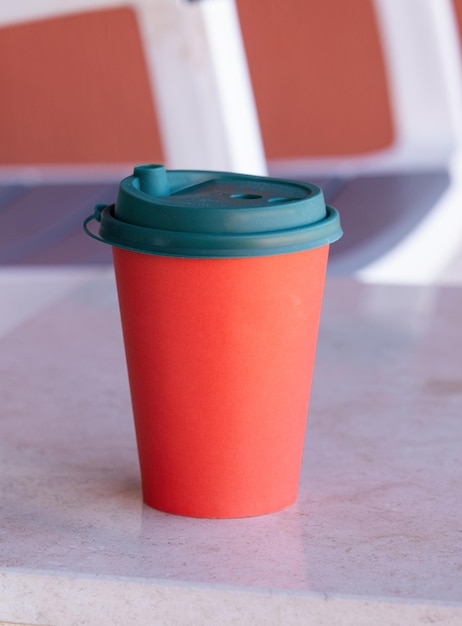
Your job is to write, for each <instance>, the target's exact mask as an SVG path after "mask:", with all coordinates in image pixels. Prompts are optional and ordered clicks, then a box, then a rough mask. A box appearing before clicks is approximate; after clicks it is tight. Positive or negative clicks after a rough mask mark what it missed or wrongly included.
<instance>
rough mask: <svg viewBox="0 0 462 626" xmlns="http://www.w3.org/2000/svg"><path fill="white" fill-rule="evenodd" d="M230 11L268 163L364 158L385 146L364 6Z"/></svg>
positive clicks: (333, 1)
mask: <svg viewBox="0 0 462 626" xmlns="http://www.w3.org/2000/svg"><path fill="white" fill-rule="evenodd" d="M238 7H239V14H240V18H241V22H242V30H243V36H244V40H245V45H246V49H247V55H248V60H249V66H250V71H251V75H252V81H253V84H254V89H255V95H256V100H257V107H258V112H259V116H260V122H261V127H262V132H263V137H264V143H265V148H266V152H267V155H268V157H270V158H271V157H273V158H281V157H288V156H293V157H297V156H305V155H328V154H338V155H344V154H352V153H357V152H369V151H373V150H378V149H381V148H384V147H386V146H388V145H389V144H390V143H391V142H392V141H393V125H392V120H391V113H390V106H389V97H388V91H387V85H386V76H385V70H384V63H383V58H382V53H381V49H380V44H379V40H378V33H377V27H376V21H375V15H374V11H373V7H372V5H371V2H370V0H346V1H345V0H288V1H287V2H286V3H282V2H280V0H252V1H251V2H249V1H248V0H238ZM281 7H283V10H282V9H281Z"/></svg>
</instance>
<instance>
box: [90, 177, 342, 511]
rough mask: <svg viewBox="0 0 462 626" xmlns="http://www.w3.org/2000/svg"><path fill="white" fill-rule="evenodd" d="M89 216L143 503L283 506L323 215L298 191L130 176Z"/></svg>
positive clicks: (298, 441) (168, 507)
mask: <svg viewBox="0 0 462 626" xmlns="http://www.w3.org/2000/svg"><path fill="white" fill-rule="evenodd" d="M95 217H96V219H97V220H98V221H100V222H101V226H100V231H99V235H98V238H99V239H102V240H103V241H104V242H106V243H109V244H111V245H112V246H113V257H114V267H115V274H116V281H117V290H118V296H119V305H120V312H121V320H122V328H123V335H124V343H125V351H126V358H127V366H128V373H129V380H130V390H131V398H132V406H133V414H134V420H135V428H136V437H137V445H138V453H139V461H140V468H141V478H142V486H143V497H144V500H145V502H146V503H147V504H148V505H150V506H152V507H155V508H157V509H160V510H162V511H166V512H168V513H175V514H180V515H188V516H194V517H211V518H229V517H246V516H253V515H261V514H265V513H270V512H274V511H277V510H280V509H282V508H285V507H287V506H289V505H291V504H293V503H294V502H295V500H296V498H297V491H298V483H299V475H300V467H301V460H302V452H303V444H304V435H305V427H306V419H307V413H308V403H309V395H310V387H311V379H312V372H313V365H314V358H315V351H316V341H317V334H318V326H319V318H320V313H321V304H322V294H323V288H324V280H325V272H326V264H327V257H328V250H329V244H330V243H331V242H332V241H335V240H336V239H338V238H339V237H340V236H341V229H340V223H339V218H338V214H337V212H336V211H335V210H334V209H332V208H331V207H326V206H325V204H324V199H323V196H322V192H321V191H320V190H319V189H318V188H317V187H315V186H314V185H310V184H307V183H297V182H293V181H285V180H282V181H281V180H278V179H270V178H261V177H254V176H243V175H236V174H228V173H219V172H218V173H217V172H195V171H168V172H166V171H165V170H164V168H162V167H161V166H139V167H138V168H135V173H134V176H131V177H129V178H127V179H124V180H123V181H122V182H121V186H120V189H119V196H118V199H117V203H116V205H115V206H114V207H97V208H96V210H95ZM90 220H91V218H88V219H87V221H86V222H87V223H88V222H89V221H90ZM87 232H88V231H87ZM90 234H91V233H90Z"/></svg>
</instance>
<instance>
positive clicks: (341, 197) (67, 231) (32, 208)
mask: <svg viewBox="0 0 462 626" xmlns="http://www.w3.org/2000/svg"><path fill="white" fill-rule="evenodd" d="M306 179H307V180H310V181H311V182H314V183H316V184H319V185H320V186H321V187H322V189H323V190H324V194H325V197H326V201H327V202H328V203H329V204H333V205H334V206H335V207H336V208H337V209H339V211H340V215H341V220H342V226H343V230H344V236H343V238H342V239H341V240H340V241H338V242H336V243H335V244H334V245H333V246H332V248H331V253H330V261H331V263H330V270H331V272H332V273H335V274H342V273H350V272H353V271H356V270H358V269H361V267H362V266H364V265H365V264H367V263H369V262H371V261H373V260H375V258H377V257H379V256H380V255H381V254H382V253H383V252H385V251H386V250H388V249H389V248H390V247H392V246H393V245H395V244H396V243H398V242H399V241H400V240H401V239H402V238H403V237H404V236H405V235H406V234H408V233H409V232H410V231H411V230H412V229H413V228H414V227H415V226H416V225H417V224H418V223H419V221H420V220H421V219H422V218H423V217H425V215H426V214H427V213H428V212H429V211H430V210H431V209H432V207H433V206H434V204H435V202H436V201H437V200H438V198H439V197H440V196H441V195H442V193H443V192H444V190H445V189H446V188H447V186H448V185H449V177H448V175H447V172H445V171H443V170H441V171H432V172H418V173H406V174H387V175H374V176H362V177H353V178H349V179H340V178H330V179H328V178H327V179H323V180H320V179H316V178H315V179H313V178H311V177H309V176H308V177H307V178H306ZM116 194H117V184H116V183H108V182H101V183H97V182H96V183H95V182H91V183H76V182H72V183H65V184H63V183H60V184H49V183H47V184H31V185H27V184H21V185H18V184H5V183H3V184H1V185H0V265H37V264H40V265H57V264H66V265H90V264H106V263H110V262H111V251H110V247H109V246H104V245H101V244H99V243H98V242H96V241H94V240H93V239H91V238H90V237H87V236H85V234H84V233H83V230H82V222H83V220H84V218H85V217H86V216H87V215H89V214H91V213H92V211H93V206H94V205H95V204H98V203H108V204H109V203H112V202H114V200H115V198H116ZM371 242H372V243H373V245H370V244H371ZM361 248H362V249H363V250H364V251H365V253H364V254H360V255H357V254H352V252H354V253H356V251H357V250H360V249H361Z"/></svg>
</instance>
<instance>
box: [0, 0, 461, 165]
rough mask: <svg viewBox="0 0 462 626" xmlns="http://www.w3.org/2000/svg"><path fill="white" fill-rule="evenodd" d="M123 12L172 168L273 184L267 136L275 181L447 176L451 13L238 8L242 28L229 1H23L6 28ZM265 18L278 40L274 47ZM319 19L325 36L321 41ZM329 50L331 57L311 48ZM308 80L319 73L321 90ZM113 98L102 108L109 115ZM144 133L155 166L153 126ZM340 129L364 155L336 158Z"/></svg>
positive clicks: (351, 151)
mask: <svg viewBox="0 0 462 626" xmlns="http://www.w3.org/2000/svg"><path fill="white" fill-rule="evenodd" d="M456 1H459V0H456ZM127 6H129V7H131V9H132V10H133V11H134V12H135V15H136V17H137V24H138V26H139V29H140V34H141V40H142V42H143V49H144V53H145V59H146V64H147V73H148V77H149V83H150V85H151V87H152V94H153V100H154V102H155V110H156V117H157V120H158V122H159V123H158V127H159V134H160V138H161V141H160V143H161V149H162V156H163V160H164V161H165V162H166V164H167V166H169V167H175V168H176V167H179V168H190V167H191V168H203V169H223V170H231V171H242V172H249V173H265V171H266V164H265V155H264V153H263V149H262V142H261V134H262V135H263V139H264V141H265V146H266V152H267V154H266V160H267V161H268V162H269V164H270V168H271V170H272V171H274V172H277V173H278V174H281V175H291V176H296V175H298V174H301V175H304V176H306V174H307V173H311V174H313V173H321V174H324V173H328V174H330V175H332V174H336V173H345V172H346V173H348V172H355V171H364V170H376V171H377V170H387V169H395V170H396V169H402V168H406V167H412V168H415V167H416V166H417V167H419V166H424V167H427V166H431V165H435V164H441V163H444V162H446V161H447V159H448V158H450V156H451V154H452V153H453V152H454V151H455V150H456V149H457V148H458V146H459V144H460V135H461V132H460V111H461V110H462V95H461V75H462V72H461V71H460V56H459V47H458V45H459V43H458V40H457V32H456V20H455V18H454V11H453V8H452V4H451V0H349V1H348V3H341V2H339V1H338V0H291V2H290V3H289V4H284V3H281V2H279V0H252V2H251V3H247V2H245V0H238V6H239V15H240V22H239V19H238V15H237V13H236V7H235V4H234V2H233V0H201V1H200V2H187V1H186V0H184V1H183V2H176V1H175V0H129V1H128V2H127V1H126V0H66V2H65V3H63V2H61V0H41V1H40V2H36V0H15V2H14V3H13V2H11V3H2V4H1V6H0V25H8V24H10V25H11V24H18V23H22V22H25V21H30V20H34V19H44V18H50V17H56V16H62V15H65V14H70V13H75V12H82V11H89V10H92V11H94V10H101V9H108V8H114V7H119V8H120V7H127ZM282 12H283V13H282ZM271 16H273V26H274V27H275V28H276V29H278V30H279V31H280V32H281V33H282V35H283V36H284V39H282V40H279V41H275V40H274V33H275V32H276V31H274V30H273V32H271V30H270V29H269V28H268V25H269V24H270V22H268V19H269V18H270V17H271ZM323 16H324V17H323ZM326 18H327V21H326ZM320 19H321V21H322V19H324V20H325V21H324V26H325V31H322V29H321V30H320V31H319V32H317V31H316V25H317V24H318V25H319V23H320ZM264 20H266V22H265V21H264ZM240 27H242V31H243V35H244V41H245V44H246V48H247V58H246V55H245V53H244V47H243V44H242V38H241V29H240ZM329 28H330V30H329ZM358 28H359V30H358ZM297 29H298V30H297ZM291 33H292V38H291ZM297 33H298V35H299V36H298V37H297ZM342 33H347V35H348V37H349V38H348V37H347V38H345V36H344V37H343V39H342ZM323 39H324V40H327V42H328V46H327V47H324V48H323V49H322V50H319V48H318V49H317V48H316V47H313V45H312V44H313V42H314V43H316V42H318V43H317V45H318V44H319V42H320V41H322V40H323ZM342 42H343V44H344V45H343V48H342V47H341V45H340V44H341V43H342ZM364 42H365V43H364ZM278 44H279V45H278ZM345 44H348V46H346V45H345ZM366 44H367V45H366ZM95 45H96V44H95ZM310 46H311V47H310ZM365 46H366V47H365ZM348 50H350V52H348ZM256 51H259V55H260V56H259V57H256ZM294 51H295V52H296V53H297V55H298V56H297V57H296V58H294V57H291V54H292V53H293V52H294ZM304 52H305V53H304ZM347 52H348V54H347ZM329 53H330V54H329ZM341 55H346V56H347V57H348V58H347V59H346V60H349V61H350V70H349V74H347V78H345V79H344V80H343V82H342V81H341V80H340V79H339V74H338V72H337V74H336V75H334V76H332V77H331V76H330V75H329V68H331V69H332V68H334V69H335V67H336V66H338V67H342V68H344V67H345V65H344V64H343V63H342V58H341ZM324 57H326V58H324ZM327 57H329V58H330V61H329V60H328V59H327ZM361 58H363V59H364V63H362V65H361V66H360V69H359V68H356V66H355V62H356V63H358V62H359V61H360V60H361ZM247 60H248V64H249V66H250V71H251V73H252V77H253V87H254V92H255V97H256V99H257V103H258V108H259V114H260V116H259V117H260V123H259V121H258V119H257V115H256V111H255V106H254V101H253V94H252V87H251V83H250V79H249V73H248V69H247ZM329 63H330V65H329ZM365 63H366V64H365ZM307 67H308V68H310V67H311V69H313V68H314V67H319V68H321V69H320V71H319V73H318V74H317V75H315V76H314V77H313V76H312V75H311V73H310V70H309V69H308V70H307V69H306V68H307ZM322 68H325V69H322ZM123 69H124V71H121V72H120V74H121V76H120V78H121V81H123V80H124V77H125V75H126V67H124V68H123ZM323 71H324V72H325V75H324V79H323V80H322V81H320V80H319V78H320V76H321V75H322V72H323ZM260 77H263V78H264V80H266V81H267V82H266V91H264V90H263V92H261V86H262V82H261V80H260ZM281 77H284V80H285V83H284V82H283V83H281ZM329 80H330V83H329ZM268 84H269V85H270V86H271V91H268ZM300 85H302V87H303V89H302V91H300ZM329 85H330V91H328V92H327V93H326V97H325V99H324V100H323V94H324V89H326V86H329ZM321 87H324V89H321ZM297 88H298V91H297ZM320 94H321V95H320ZM352 94H353V95H354V97H353V96H352ZM358 94H359V95H360V97H362V98H363V102H364V101H365V104H364V106H363V107H362V109H361V113H360V114H359V113H357V112H356V108H355V107H356V104H355V103H357V102H358ZM300 95H302V98H300ZM82 98H85V94H84V93H82ZM116 98H117V93H111V94H108V102H109V101H111V100H112V101H114V99H116ZM303 98H304V99H303ZM355 98H356V100H355ZM299 100H300V101H301V102H299ZM150 102H151V100H150ZM313 103H314V104H315V105H316V106H317V107H318V109H317V110H315V108H313V106H312V104H313ZM316 103H317V104H316ZM276 104H277V107H276ZM274 110H276V114H274ZM268 111H269V112H270V113H269V116H268ZM374 117H377V118H378V119H377V120H375V119H374ZM338 120H340V122H341V123H342V120H343V131H342V128H341V124H340V125H339V124H338V123H337V121H338ZM140 123H141V122H140ZM374 124H375V125H374ZM147 125H148V128H147V131H146V134H149V136H150V137H151V136H152V143H153V146H156V149H155V150H154V152H156V151H157V145H158V143H159V141H158V138H156V130H155V124H153V123H152V122H149V123H148V124H147ZM260 127H261V132H260ZM345 127H349V129H350V138H351V136H352V135H353V134H354V135H356V137H357V138H358V141H357V142H356V145H354V144H351V145H347V142H345V141H344V145H340V150H338V148H339V144H341V143H342V141H341V140H342V132H344V129H345ZM326 128H327V129H328V131H329V132H330V135H329V132H327V134H326V131H325V129H326ZM319 129H324V131H323V132H324V135H323V134H322V133H321V134H320V132H319ZM339 129H340V130H339ZM371 130H372V131H373V132H371ZM316 137H317V138H318V140H317V141H316ZM287 138H289V140H290V141H292V143H294V142H295V144H296V150H295V152H292V153H291V152H290V141H289V144H288V143H287ZM319 138H320V140H319ZM339 138H340V140H339ZM346 139H348V134H347V135H346ZM278 142H279V144H280V145H281V144H283V145H285V146H286V148H287V146H288V150H287V149H286V151H285V153H284V150H283V151H282V152H280V151H279V152H278ZM330 143H331V144H332V143H333V148H332V147H331V146H330ZM305 149H306V151H305ZM135 160H138V161H139V160H140V159H135Z"/></svg>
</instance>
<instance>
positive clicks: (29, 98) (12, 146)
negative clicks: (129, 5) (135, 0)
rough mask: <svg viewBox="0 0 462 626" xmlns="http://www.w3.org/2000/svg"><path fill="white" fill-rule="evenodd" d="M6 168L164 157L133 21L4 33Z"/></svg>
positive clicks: (35, 26)
mask: <svg viewBox="0 0 462 626" xmlns="http://www.w3.org/2000/svg"><path fill="white" fill-rule="evenodd" d="M0 60H1V61H0V86H1V95H0V163H28V162H29V163H56V162H118V161H119V162H120V161H130V162H131V161H134V162H144V161H151V160H153V161H158V160H161V159H162V151H161V147H160V140H159V134H158V129H157V123H156V118H155V113H154V107H153V102H152V99H151V95H150V91H149V84H148V81H147V76H146V69H145V63H144V57H143V53H142V49H141V46H140V41H139V37H138V29H137V25H136V21H135V16H134V14H133V12H132V11H131V10H130V9H117V10H110V11H98V12H91V13H87V14H79V15H75V16H70V17H61V18H56V19H50V20H44V21H40V22H35V23H30V24H27V25H20V26H12V27H7V28H3V29H1V30H0Z"/></svg>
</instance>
